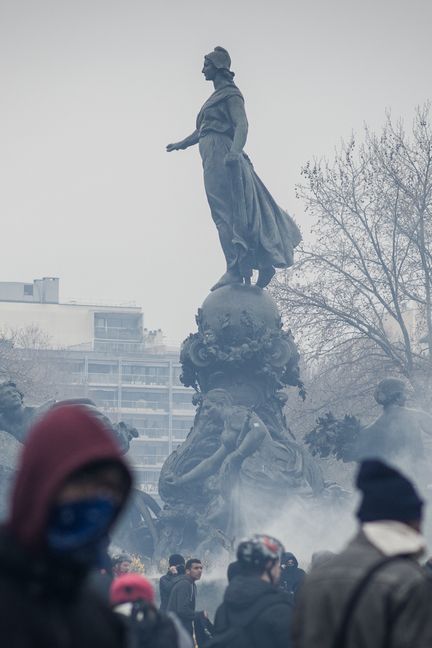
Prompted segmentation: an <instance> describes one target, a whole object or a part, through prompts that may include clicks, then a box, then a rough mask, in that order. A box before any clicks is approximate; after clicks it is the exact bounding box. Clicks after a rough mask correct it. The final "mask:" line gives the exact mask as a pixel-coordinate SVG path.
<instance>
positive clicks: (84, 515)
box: [46, 497, 118, 567]
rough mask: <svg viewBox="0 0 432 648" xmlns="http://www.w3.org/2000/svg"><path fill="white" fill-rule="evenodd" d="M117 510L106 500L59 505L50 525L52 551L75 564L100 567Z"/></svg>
mask: <svg viewBox="0 0 432 648" xmlns="http://www.w3.org/2000/svg"><path fill="white" fill-rule="evenodd" d="M117 511H118V505H116V504H114V503H113V502H112V501H111V500H110V499H109V498H106V497H93V498H88V499H81V500H77V501H75V502H68V503H66V504H58V505H57V506H56V507H55V508H54V509H53V511H52V513H51V516H50V519H49V522H48V528H47V534H46V539H47V543H48V546H49V548H50V549H51V551H53V552H54V553H57V554H60V555H63V556H64V557H69V558H71V559H73V560H75V561H76V562H79V563H82V564H86V565H89V566H90V565H92V566H95V567H97V566H99V564H100V562H101V559H102V557H103V553H104V549H105V547H106V545H107V533H108V529H109V527H110V525H111V522H112V521H113V519H114V517H115V515H116V513H117Z"/></svg>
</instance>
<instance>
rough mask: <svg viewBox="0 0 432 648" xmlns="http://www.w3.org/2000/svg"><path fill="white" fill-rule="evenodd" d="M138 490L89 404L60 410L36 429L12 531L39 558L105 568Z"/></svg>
mask: <svg viewBox="0 0 432 648" xmlns="http://www.w3.org/2000/svg"><path fill="white" fill-rule="evenodd" d="M131 485H132V478H131V474H130V471H129V469H128V467H127V465H126V463H125V461H124V460H123V458H122V456H121V454H120V451H119V449H118V446H117V444H116V442H115V439H114V436H113V434H112V431H111V430H109V429H107V427H106V425H105V424H104V423H103V422H102V421H101V420H99V419H98V418H97V417H95V416H93V415H92V414H91V412H89V411H86V409H85V408H83V407H80V406H78V405H60V406H57V407H54V408H52V409H51V410H49V411H48V412H47V413H46V414H45V415H44V416H42V417H41V418H40V419H39V420H38V421H37V422H36V423H35V425H34V426H33V427H32V429H31V430H30V432H29V435H28V438H27V441H26V444H25V446H24V449H23V452H22V454H21V458H20V463H19V467H18V472H17V476H16V481H15V484H14V489H13V493H12V502H11V508H10V517H9V520H8V522H7V529H8V530H9V532H10V533H11V534H12V536H13V537H14V538H15V540H16V542H17V543H18V544H19V545H22V546H23V547H25V548H26V549H28V550H29V551H30V552H31V553H32V554H35V553H43V554H46V553H47V554H49V555H50V556H51V557H52V558H53V559H57V560H60V561H62V562H69V563H73V564H74V565H75V566H76V567H81V568H82V570H83V571H86V570H89V569H91V568H92V567H98V566H101V562H102V561H104V560H105V557H106V555H107V553H106V548H107V546H108V533H109V531H110V530H111V528H112V526H113V524H114V522H115V521H116V519H117V517H118V515H119V513H120V511H121V510H122V508H123V506H124V504H125V502H126V500H127V497H128V495H129V492H130V489H131Z"/></svg>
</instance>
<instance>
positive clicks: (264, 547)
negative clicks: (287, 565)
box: [237, 535, 284, 585]
mask: <svg viewBox="0 0 432 648" xmlns="http://www.w3.org/2000/svg"><path fill="white" fill-rule="evenodd" d="M283 553H284V547H283V545H282V543H281V542H279V540H276V538H273V537H271V536H268V535H254V536H252V537H251V538H248V539H247V540H243V541H242V542H240V544H239V546H238V549H237V560H238V562H239V564H240V568H241V570H242V572H243V575H245V576H251V577H258V578H260V579H261V580H264V581H267V582H269V583H271V584H272V585H277V583H278V582H279V580H280V575H281V558H282V555H283Z"/></svg>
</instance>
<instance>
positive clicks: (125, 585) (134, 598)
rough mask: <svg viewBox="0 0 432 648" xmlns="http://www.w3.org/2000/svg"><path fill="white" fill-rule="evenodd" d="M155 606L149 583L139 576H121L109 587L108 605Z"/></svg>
mask: <svg viewBox="0 0 432 648" xmlns="http://www.w3.org/2000/svg"><path fill="white" fill-rule="evenodd" d="M137 602H141V603H149V604H150V605H154V604H155V593H154V589H153V585H152V584H151V582H150V581H149V580H148V579H147V578H145V577H144V576H141V575H140V574H123V575H122V576H119V577H118V578H116V579H114V580H113V582H112V584H111V587H110V603H111V605H112V606H113V607H116V606H118V605H122V604H124V603H137Z"/></svg>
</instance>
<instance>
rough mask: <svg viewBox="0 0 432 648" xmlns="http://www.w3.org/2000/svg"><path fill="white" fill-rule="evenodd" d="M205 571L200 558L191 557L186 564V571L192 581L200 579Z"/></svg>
mask: <svg viewBox="0 0 432 648" xmlns="http://www.w3.org/2000/svg"><path fill="white" fill-rule="evenodd" d="M202 572H203V564H202V562H201V560H200V559H199V558H190V559H189V560H188V561H187V562H186V565H185V573H186V576H188V577H189V578H190V579H191V580H192V581H199V579H200V578H201V576H202Z"/></svg>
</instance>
